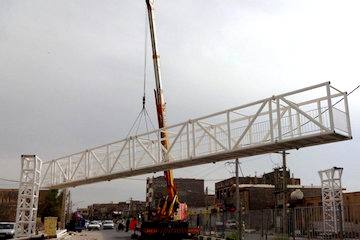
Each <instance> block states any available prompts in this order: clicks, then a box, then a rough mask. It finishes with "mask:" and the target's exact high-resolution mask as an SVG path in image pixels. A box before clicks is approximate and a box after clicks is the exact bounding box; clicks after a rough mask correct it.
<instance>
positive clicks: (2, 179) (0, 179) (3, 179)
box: [0, 177, 20, 183]
mask: <svg viewBox="0 0 360 240" xmlns="http://www.w3.org/2000/svg"><path fill="white" fill-rule="evenodd" d="M0 181H5V182H14V183H18V182H20V181H18V180H13V179H8V178H2V177H0Z"/></svg>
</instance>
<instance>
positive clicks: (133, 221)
mask: <svg viewBox="0 0 360 240" xmlns="http://www.w3.org/2000/svg"><path fill="white" fill-rule="evenodd" d="M136 225H137V219H136V217H133V218H131V220H130V225H129V228H130V231H131V235H134V234H135V229H136Z"/></svg>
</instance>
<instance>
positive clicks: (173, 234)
mask: <svg viewBox="0 0 360 240" xmlns="http://www.w3.org/2000/svg"><path fill="white" fill-rule="evenodd" d="M154 1H155V0H146V7H147V14H148V22H149V29H150V38H151V47H152V59H153V65H154V74H155V83H156V89H155V90H154V95H155V103H156V113H157V120H158V126H159V129H164V128H165V127H166V115H165V112H166V110H165V106H166V104H165V99H164V94H163V89H162V83H161V73H160V55H159V51H158V49H157V42H156V29H155V19H154ZM161 139H162V141H161V144H162V145H163V147H164V149H166V150H167V149H168V148H169V139H168V132H167V130H166V129H164V130H163V131H161ZM162 155H163V157H164V161H165V162H166V161H169V159H168V158H167V157H166V154H165V151H164V150H163V152H162ZM164 178H165V181H166V188H167V196H166V197H165V198H164V199H163V201H161V202H160V205H159V207H158V209H157V211H156V212H155V214H154V215H152V214H149V216H148V220H147V221H144V222H143V223H142V224H141V228H140V231H139V236H137V237H138V238H140V239H183V238H186V237H188V236H189V235H196V234H198V233H199V229H198V228H190V227H189V224H188V222H187V221H186V220H177V221H175V220H174V214H175V212H176V210H177V208H178V206H179V204H180V202H179V198H178V195H177V192H176V186H175V183H174V175H173V171H172V170H171V169H169V170H166V171H164Z"/></svg>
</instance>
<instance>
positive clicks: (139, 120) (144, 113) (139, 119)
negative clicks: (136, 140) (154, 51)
mask: <svg viewBox="0 0 360 240" xmlns="http://www.w3.org/2000/svg"><path fill="white" fill-rule="evenodd" d="M144 26H145V28H144V31H145V38H144V69H143V96H142V108H141V111H140V112H139V114H138V115H137V117H136V119H135V121H134V122H133V124H132V126H131V128H130V130H129V132H128V134H127V136H126V137H129V136H130V135H131V134H134V135H136V134H137V133H138V132H139V129H140V126H141V123H142V120H143V118H144V123H145V129H146V132H149V126H150V127H151V128H152V129H155V125H154V123H153V122H152V120H151V117H150V115H149V112H148V110H147V108H146V81H147V55H148V29H147V17H146V14H145V24H144ZM147 138H150V136H149V135H148V136H147Z"/></svg>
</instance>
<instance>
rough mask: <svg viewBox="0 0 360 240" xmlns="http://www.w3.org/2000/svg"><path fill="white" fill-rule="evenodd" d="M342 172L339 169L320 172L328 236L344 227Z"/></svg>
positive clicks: (324, 222)
mask: <svg viewBox="0 0 360 240" xmlns="http://www.w3.org/2000/svg"><path fill="white" fill-rule="evenodd" d="M342 172H343V168H338V167H333V168H331V169H327V170H323V171H319V175H320V179H321V190H322V205H323V224H324V232H325V233H327V234H333V233H338V232H339V231H340V229H341V227H342V226H343V219H344V211H343V209H344V206H343V196H342V186H341V176H342Z"/></svg>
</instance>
